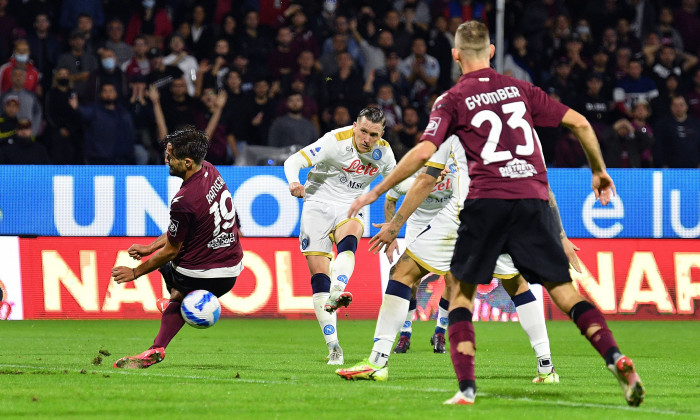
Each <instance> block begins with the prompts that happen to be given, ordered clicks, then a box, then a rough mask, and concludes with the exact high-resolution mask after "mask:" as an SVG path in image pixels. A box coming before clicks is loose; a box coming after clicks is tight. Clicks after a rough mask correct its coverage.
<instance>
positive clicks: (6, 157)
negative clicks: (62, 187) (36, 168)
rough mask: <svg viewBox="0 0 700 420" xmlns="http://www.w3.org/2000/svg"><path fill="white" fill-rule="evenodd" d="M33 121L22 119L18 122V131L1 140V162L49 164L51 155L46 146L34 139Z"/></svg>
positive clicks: (9, 163) (10, 163)
mask: <svg viewBox="0 0 700 420" xmlns="http://www.w3.org/2000/svg"><path fill="white" fill-rule="evenodd" d="M34 140H35V139H34V137H33V136H32V123H31V122H30V121H29V120H26V119H22V120H19V122H18V123H17V132H16V133H15V134H14V135H12V136H10V137H9V138H7V139H6V140H3V141H0V164H4V165H47V164H48V163H49V155H48V153H46V148H45V147H44V146H43V145H42V144H40V143H37V142H36V141H34Z"/></svg>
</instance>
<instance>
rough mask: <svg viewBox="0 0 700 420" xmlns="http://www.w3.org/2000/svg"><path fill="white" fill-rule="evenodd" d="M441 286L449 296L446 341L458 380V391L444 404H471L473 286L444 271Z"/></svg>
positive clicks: (472, 376)
mask: <svg viewBox="0 0 700 420" xmlns="http://www.w3.org/2000/svg"><path fill="white" fill-rule="evenodd" d="M445 287H447V288H448V292H449V298H450V312H449V315H448V316H447V318H448V319H449V326H448V328H447V335H448V337H449V340H450V358H451V359H452V366H454V369H455V374H457V380H458V381H459V391H457V393H456V394H455V395H454V397H452V398H450V399H449V400H447V401H445V402H444V404H474V400H475V398H476V380H475V376H474V355H475V354H476V341H475V335H474V324H472V312H471V309H472V308H473V307H474V294H475V293H476V285H474V284H469V283H464V282H461V281H460V280H458V279H457V278H455V276H454V275H452V273H451V272H447V274H446V275H445Z"/></svg>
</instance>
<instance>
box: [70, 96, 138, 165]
mask: <svg viewBox="0 0 700 420" xmlns="http://www.w3.org/2000/svg"><path fill="white" fill-rule="evenodd" d="M69 104H70V106H71V108H73V109H75V110H77V111H78V115H79V116H80V118H81V120H82V121H83V128H84V138H83V156H84V158H85V163H87V164H88V165H131V164H133V163H134V143H135V137H136V134H135V131H134V123H133V121H132V120H131V115H130V114H129V112H128V111H127V110H125V109H124V108H122V106H121V105H119V103H118V102H117V90H116V89H115V87H114V85H112V84H110V83H103V84H102V87H101V89H100V101H99V102H97V103H93V104H88V105H79V103H78V98H77V97H75V96H73V97H71V98H70V99H69Z"/></svg>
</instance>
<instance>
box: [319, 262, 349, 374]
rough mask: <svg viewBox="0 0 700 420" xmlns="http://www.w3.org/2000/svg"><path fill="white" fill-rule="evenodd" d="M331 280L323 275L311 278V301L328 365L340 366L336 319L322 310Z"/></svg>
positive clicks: (341, 358) (332, 314)
mask: <svg viewBox="0 0 700 420" xmlns="http://www.w3.org/2000/svg"><path fill="white" fill-rule="evenodd" d="M330 287H331V280H330V279H329V278H328V275H326V274H324V273H317V274H314V275H313V276H311V291H312V293H313V295H312V300H313V303H314V313H315V314H316V319H317V320H318V325H319V326H320V327H321V332H322V333H323V338H324V339H325V340H326V345H327V346H328V357H326V359H327V360H328V364H329V365H342V364H343V362H344V360H343V349H342V348H341V347H340V344H339V343H338V330H337V317H336V314H335V313H328V312H326V311H325V310H324V309H323V306H324V305H325V304H326V301H327V300H328V295H329V294H330V293H329V290H330Z"/></svg>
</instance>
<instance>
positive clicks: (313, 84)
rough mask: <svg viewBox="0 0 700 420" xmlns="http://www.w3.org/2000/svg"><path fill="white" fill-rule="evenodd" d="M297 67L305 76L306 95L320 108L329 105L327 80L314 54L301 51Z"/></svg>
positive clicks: (300, 73)
mask: <svg viewBox="0 0 700 420" xmlns="http://www.w3.org/2000/svg"><path fill="white" fill-rule="evenodd" d="M297 65H298V69H299V70H298V73H299V75H301V76H304V82H305V85H304V92H305V95H306V96H311V97H312V98H314V101H316V104H317V105H318V106H319V108H324V107H325V105H326V103H327V92H326V78H325V77H324V76H323V74H322V73H321V71H319V69H318V67H316V62H315V61H314V56H313V53H312V52H311V51H308V50H304V51H301V52H300V53H299V57H297ZM319 132H321V131H320V130H319ZM324 132H325V131H324Z"/></svg>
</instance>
